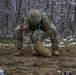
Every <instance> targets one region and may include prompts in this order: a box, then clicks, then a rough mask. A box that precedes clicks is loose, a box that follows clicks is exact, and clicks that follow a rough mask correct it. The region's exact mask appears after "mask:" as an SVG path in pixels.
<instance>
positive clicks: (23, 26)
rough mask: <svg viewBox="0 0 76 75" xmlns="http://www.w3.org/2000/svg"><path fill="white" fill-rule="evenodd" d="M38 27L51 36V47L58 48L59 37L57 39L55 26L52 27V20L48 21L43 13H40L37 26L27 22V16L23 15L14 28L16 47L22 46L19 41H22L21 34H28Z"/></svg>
mask: <svg viewBox="0 0 76 75" xmlns="http://www.w3.org/2000/svg"><path fill="white" fill-rule="evenodd" d="M39 29H41V30H42V31H43V32H45V33H46V34H47V35H48V36H49V37H50V38H51V41H52V48H53V49H58V43H59V41H58V40H59V39H58V34H57V31H56V28H55V27H54V24H53V23H52V21H49V19H48V17H47V16H46V14H45V13H42V14H41V21H40V23H39V24H38V25H37V27H35V26H33V25H32V24H31V23H30V22H29V19H28V16H25V17H24V18H23V19H22V21H21V22H19V23H18V25H17V27H16V29H15V36H16V41H17V43H18V45H17V47H22V44H21V43H22V39H23V36H26V35H28V33H30V31H31V32H32V31H35V30H39ZM55 46H56V47H55Z"/></svg>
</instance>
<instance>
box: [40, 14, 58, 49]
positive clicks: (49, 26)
mask: <svg viewBox="0 0 76 75" xmlns="http://www.w3.org/2000/svg"><path fill="white" fill-rule="evenodd" d="M41 23H42V24H41V25H42V26H41V29H42V30H43V31H44V32H45V33H46V34H47V35H48V36H49V37H50V39H51V41H52V49H53V50H56V49H58V48H59V39H58V34H57V30H56V28H55V26H54V24H53V23H52V21H49V19H48V17H47V16H46V14H45V13H43V14H42V20H41Z"/></svg>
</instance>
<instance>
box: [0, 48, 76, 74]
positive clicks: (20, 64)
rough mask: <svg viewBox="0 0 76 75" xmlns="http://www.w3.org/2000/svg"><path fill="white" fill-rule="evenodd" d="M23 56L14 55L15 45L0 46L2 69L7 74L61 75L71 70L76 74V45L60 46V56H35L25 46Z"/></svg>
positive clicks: (0, 65) (0, 64)
mask: <svg viewBox="0 0 76 75" xmlns="http://www.w3.org/2000/svg"><path fill="white" fill-rule="evenodd" d="M23 50H24V55H23V56H14V55H13V54H14V53H16V52H17V50H16V48H15V47H0V69H3V70H4V72H5V75H61V74H62V73H63V72H64V71H71V72H72V74H73V75H76V47H69V48H68V49H66V48H60V53H61V55H60V56H52V57H41V56H38V57H35V56H32V55H31V51H30V50H28V49H27V48H23Z"/></svg>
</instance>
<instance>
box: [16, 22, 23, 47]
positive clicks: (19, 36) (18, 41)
mask: <svg viewBox="0 0 76 75" xmlns="http://www.w3.org/2000/svg"><path fill="white" fill-rule="evenodd" d="M15 46H16V47H17V48H22V21H21V22H18V24H17V27H16V28H15Z"/></svg>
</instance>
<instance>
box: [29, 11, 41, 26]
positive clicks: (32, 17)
mask: <svg viewBox="0 0 76 75" xmlns="http://www.w3.org/2000/svg"><path fill="white" fill-rule="evenodd" d="M29 21H30V23H31V24H33V25H37V24H39V23H40V21H41V14H40V12H39V10H31V12H30V14H29Z"/></svg>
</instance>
